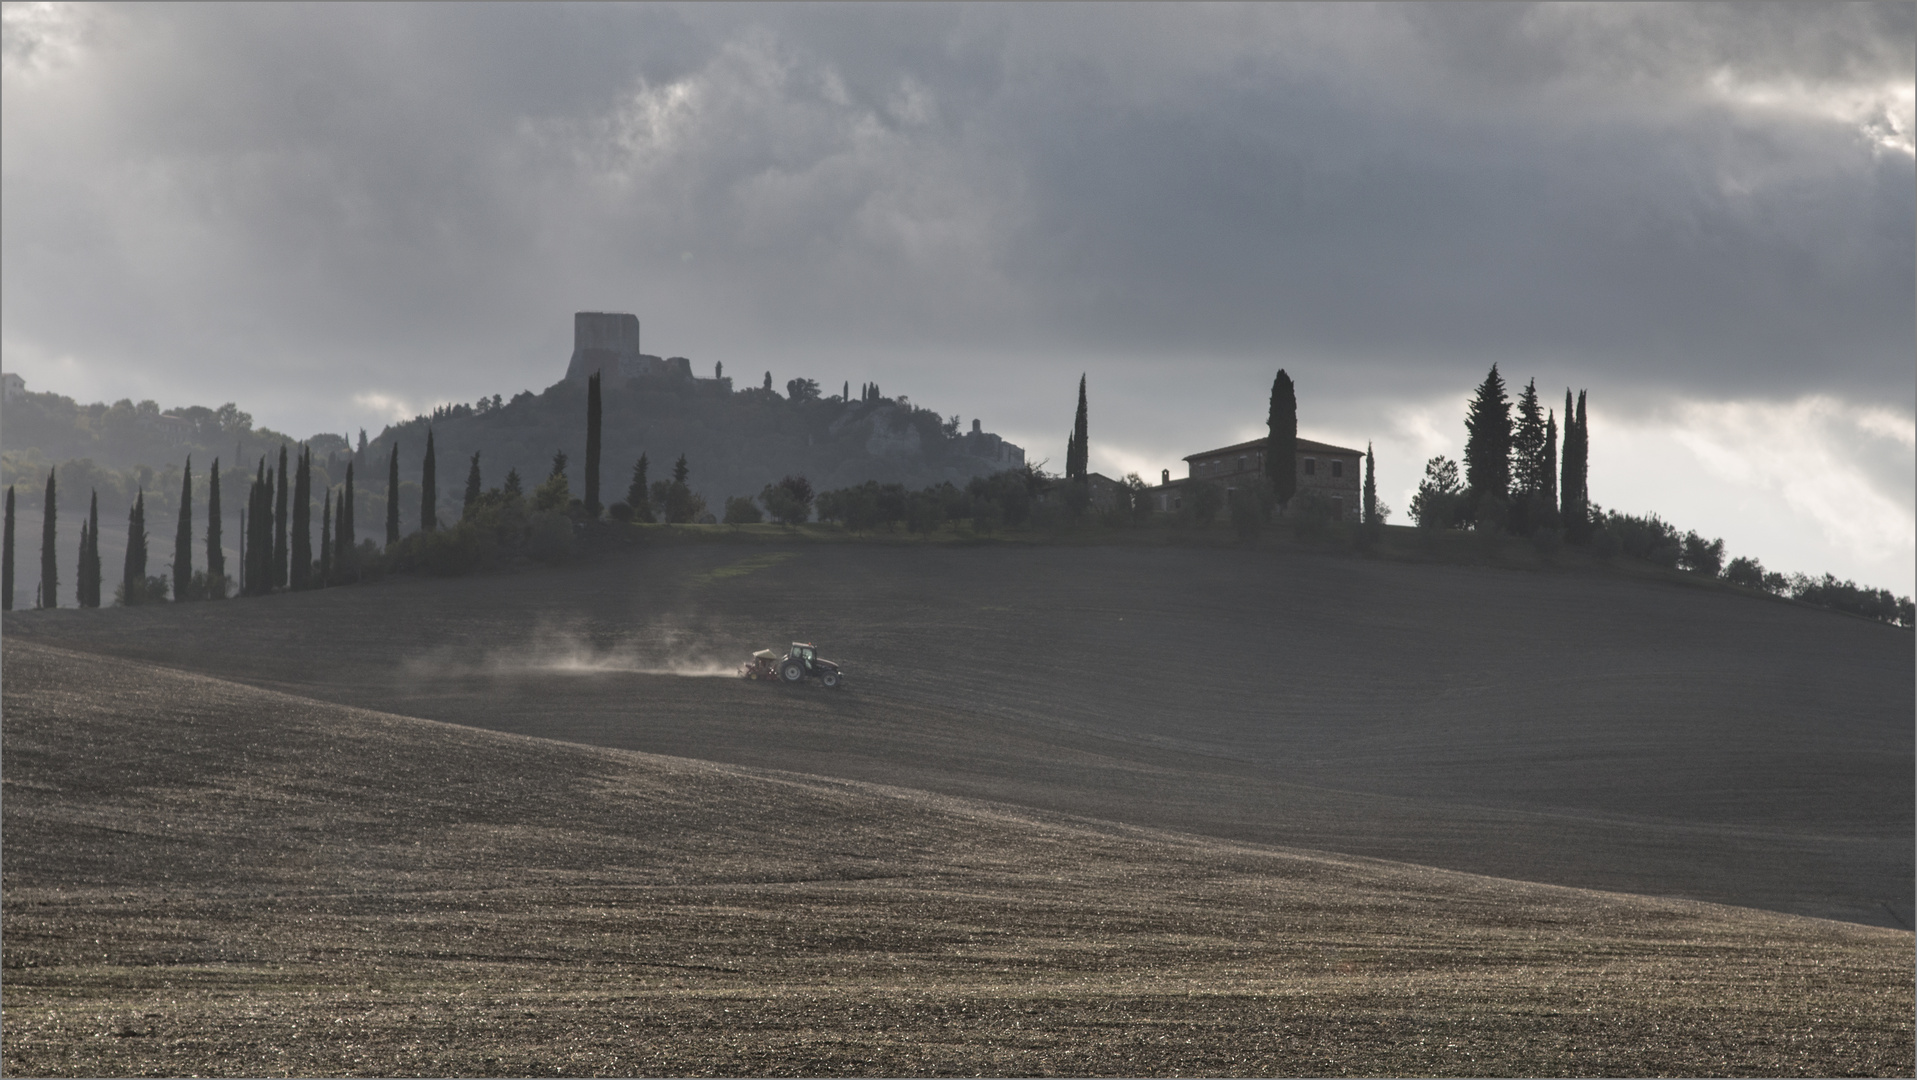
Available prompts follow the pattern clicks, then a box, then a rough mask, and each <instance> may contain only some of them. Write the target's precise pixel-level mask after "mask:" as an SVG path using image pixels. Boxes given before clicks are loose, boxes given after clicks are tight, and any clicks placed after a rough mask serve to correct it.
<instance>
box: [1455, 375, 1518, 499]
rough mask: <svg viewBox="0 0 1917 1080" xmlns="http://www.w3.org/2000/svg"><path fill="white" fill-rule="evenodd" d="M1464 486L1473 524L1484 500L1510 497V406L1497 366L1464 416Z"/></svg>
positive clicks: (1502, 378) (1480, 387) (1486, 377)
mask: <svg viewBox="0 0 1917 1080" xmlns="http://www.w3.org/2000/svg"><path fill="white" fill-rule="evenodd" d="M1464 428H1465V431H1466V432H1467V434H1466V437H1465V440H1464V468H1465V486H1466V487H1467V488H1469V489H1470V492H1471V507H1472V512H1473V520H1476V507H1477V505H1478V503H1479V502H1480V501H1481V500H1483V499H1506V498H1509V497H1510V494H1511V402H1510V399H1509V398H1507V397H1505V394H1504V376H1502V375H1499V374H1498V365H1496V364H1492V365H1491V373H1490V374H1488V375H1486V376H1485V377H1484V382H1482V383H1480V384H1479V385H1478V393H1477V396H1476V397H1474V398H1473V399H1472V401H1471V409H1470V411H1469V412H1468V413H1466V415H1465V420H1464Z"/></svg>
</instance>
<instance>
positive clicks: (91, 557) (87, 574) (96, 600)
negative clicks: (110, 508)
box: [79, 491, 103, 608]
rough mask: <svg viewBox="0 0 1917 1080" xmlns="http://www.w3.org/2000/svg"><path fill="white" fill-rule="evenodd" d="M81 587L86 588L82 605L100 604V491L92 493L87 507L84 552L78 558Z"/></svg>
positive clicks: (97, 605)
mask: <svg viewBox="0 0 1917 1080" xmlns="http://www.w3.org/2000/svg"><path fill="white" fill-rule="evenodd" d="M79 576H80V582H81V586H80V587H81V588H82V589H85V590H86V598H85V599H84V600H82V601H81V606H82V607H96V608H97V607H99V606H100V580H101V578H102V576H103V575H102V574H101V573H100V493H99V492H98V491H95V492H94V493H93V500H92V502H91V504H90V505H89V506H88V508H87V542H86V554H85V555H84V556H82V558H81V560H80V571H79Z"/></svg>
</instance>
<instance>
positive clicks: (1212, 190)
mask: <svg viewBox="0 0 1917 1080" xmlns="http://www.w3.org/2000/svg"><path fill="white" fill-rule="evenodd" d="M1914 11H1917V8H1913V7H1912V6H1911V5H1909V4H1890V5H1881V6H1859V7H1834V6H1829V5H1823V4H1818V5H1812V6H1802V7H1797V6H1782V7H1766V6H1752V5H1738V6H1717V5H1711V6H1697V7H1684V6H1659V7H1650V8H1640V7H1622V6H1612V5H1598V6H1583V5H1570V6H1544V7H1527V6H1521V5H1505V4H1499V5H1489V6H1478V5H1423V4H1420V5H1413V6H1408V7H1361V6H1348V5H1335V6H1328V7H1311V6H1255V7H1234V6H1221V7H1207V8H1202V9H1195V8H1193V7H1190V6H1184V5H1180V6H1165V7H1150V6H1134V5H1126V6H1112V7H1095V6H1086V5H1062V6H1057V7H1034V6H1032V5H1022V6H1018V7H1009V6H992V7H967V6H958V7H938V6H929V5H910V6H899V7H881V6H866V5H860V6H850V7H830V6H823V7H796V6H770V7H751V6H736V5H725V6H720V5H703V6H694V7H672V6H656V7H654V6H611V5H590V6H581V7H567V6H560V5H538V6H512V5H483V6H482V5H473V6H453V5H432V6H419V7H398V6H388V5H373V6H364V7H354V6H347V5H327V6H324V7H319V6H314V7H297V6H292V7H288V6H268V5H251V6H244V7H239V6H222V7H191V6H166V7H157V6H141V7H114V6H86V7H77V8H76V7H68V6H66V5H58V4H19V5H15V4H8V5H6V7H5V30H4V46H5V48H4V86H3V87H0V90H3V92H0V116H3V123H4V128H3V129H0V138H3V139H4V154H0V169H3V170H4V173H3V178H0V212H3V213H4V221H3V222H0V225H3V228H0V245H3V246H0V259H3V260H4V274H3V275H0V288H3V289H4V294H3V296H0V347H3V349H4V355H3V356H0V364H4V366H5V367H6V368H7V369H8V370H10V371H14V372H17V373H19V374H21V375H22V376H24V377H25V378H26V380H27V382H28V385H29V387H31V388H33V389H36V390H55V391H58V392H61V393H65V394H69V395H71V396H74V397H76V398H79V399H81V400H83V401H90V400H109V401H110V400H114V399H117V398H121V397H131V398H134V399H136V400H137V399H141V398H148V397H150V398H154V399H157V400H159V401H160V403H161V404H162V405H165V406H169V407H170V406H174V405H182V404H208V405H217V404H219V403H221V402H224V401H237V402H238V403H240V405H241V406H242V407H243V408H246V409H248V410H249V411H251V412H252V413H253V414H254V415H255V417H256V419H257V420H258V421H259V422H261V423H265V424H268V425H270V426H272V427H275V428H278V429H281V430H285V431H289V432H291V433H294V434H297V435H302V436H303V435H308V434H312V433H315V432H318V431H339V432H350V431H352V430H354V429H356V428H358V427H361V426H365V427H369V428H372V429H373V430H375V431H377V430H378V428H379V427H380V425H382V424H383V423H385V422H386V421H387V420H389V419H391V418H393V417H394V416H396V415H411V414H412V413H414V412H418V411H422V410H424V409H426V408H429V407H430V406H431V405H432V404H434V403H439V402H446V401H469V400H472V399H473V398H476V397H479V396H481V395H490V394H493V393H503V394H506V395H508V396H510V395H511V394H512V393H514V392H516V391H519V390H522V389H528V388H531V389H541V388H543V387H545V386H547V385H548V384H550V383H551V382H553V381H555V380H556V379H557V378H558V377H559V376H560V375H561V374H562V373H563V371H564V368H565V364H566V360H567V357H568V353H569V352H570V348H571V314H572V312H574V311H578V310H609V311H631V312H635V313H637V314H638V315H639V317H640V320H641V323H642V326H643V331H642V332H643V342H644V346H645V348H646V350H647V351H648V352H657V353H662V354H667V355H672V354H680V355H685V356H690V357H692V358H693V361H694V363H695V366H698V367H701V368H705V367H706V366H707V365H709V364H711V363H713V362H715V361H722V362H724V364H725V365H726V368H727V371H728V373H730V374H734V375H735V376H742V377H756V376H758V375H759V373H760V372H763V371H765V370H768V369H769V370H771V371H772V373H773V375H774V378H775V380H776V381H777V382H778V383H779V384H781V385H783V383H784V381H785V379H786V378H789V377H791V376H793V375H808V376H812V377H815V378H818V379H819V380H820V381H821V382H823V383H825V384H827V385H830V386H833V387H835V388H836V386H837V384H838V383H839V382H841V381H842V380H850V381H851V382H853V383H859V382H862V381H865V380H868V379H872V380H877V381H878V382H879V383H880V384H881V385H882V386H883V387H884V389H885V391H886V392H887V393H888V394H899V393H905V394H909V395H910V396H911V397H912V398H913V399H914V400H915V401H917V402H919V403H920V404H924V405H928V406H930V407H933V408H936V409H938V410H939V411H941V412H944V413H958V414H961V415H962V416H963V417H965V418H966V420H967V421H969V420H970V419H971V418H972V417H975V416H976V417H979V418H981V419H983V420H984V422H985V426H986V427H987V428H988V429H990V430H997V431H999V432H1001V433H1003V434H1005V435H1006V436H1007V437H1009V438H1011V439H1013V440H1014V441H1016V442H1020V443H1023V444H1024V445H1025V446H1027V447H1028V450H1029V452H1030V453H1031V455H1032V457H1033V458H1034V459H1035V460H1036V459H1048V458H1049V459H1050V460H1051V461H1052V462H1053V464H1054V465H1056V464H1058V463H1059V462H1062V460H1063V457H1064V437H1065V433H1066V431H1067V429H1068V427H1069V424H1070V420H1071V411H1072V405H1073V395H1074V391H1075V387H1076V383H1077V379H1078V376H1079V373H1080V372H1086V373H1088V374H1089V382H1090V391H1091V404H1092V414H1091V415H1092V454H1091V464H1092V467H1093V468H1094V469H1097V470H1099V471H1102V472H1107V473H1113V474H1116V473H1121V472H1126V471H1132V470H1136V471H1138V472H1140V473H1143V474H1145V475H1147V476H1156V474H1157V472H1158V470H1159V469H1162V468H1171V469H1173V471H1174V475H1179V474H1181V473H1182V463H1181V462H1180V460H1179V459H1180V458H1182V457H1183V455H1185V454H1189V453H1192V452H1194V451H1197V450H1200V449H1205V448H1208V447H1210V446H1214V445H1219V444H1223V443H1227V442H1232V441H1236V440H1239V439H1242V438H1248V437H1254V436H1256V435H1258V434H1261V433H1262V423H1263V419H1264V406H1265V396H1266V393H1267V391H1268V388H1269V386H1270V383H1271V378H1272V373H1273V372H1274V371H1275V370H1276V369H1277V368H1279V367H1284V368H1286V369H1287V370H1288V371H1289V372H1290V373H1291V374H1292V375H1293V377H1294V378H1295V379H1296V380H1297V382H1298V385H1299V394H1300V410H1301V419H1300V423H1301V428H1302V430H1303V433H1304V434H1306V435H1308V436H1311V437H1316V438H1320V439H1326V440H1334V441H1338V442H1343V443H1348V444H1353V445H1363V444H1364V443H1366V442H1373V443H1375V444H1376V445H1377V447H1378V452H1379V457H1380V472H1381V477H1382V480H1383V483H1382V484H1381V491H1382V494H1383V495H1384V497H1385V499H1386V501H1387V502H1388V503H1390V504H1392V505H1393V506H1396V507H1399V508H1402V507H1403V506H1404V504H1405V501H1406V499H1407V497H1408V495H1409V493H1410V491H1411V490H1412V489H1413V488H1414V487H1415V485H1416V481H1417V477H1418V474H1419V472H1420V470H1421V468H1422V463H1423V461H1424V459H1425V458H1427V457H1429V456H1430V455H1432V454H1437V453H1446V454H1450V455H1452V456H1456V455H1457V454H1458V452H1459V450H1460V448H1461V446H1462V443H1463V438H1464V429H1463V423H1462V417H1463V404H1464V401H1465V399H1466V397H1467V396H1468V395H1469V393H1470V391H1471V389H1472V387H1473V386H1474V385H1475V383H1476V382H1477V381H1478V380H1479V379H1480V378H1481V377H1482V376H1483V374H1484V372H1485V370H1486V369H1487V368H1488V367H1489V366H1490V365H1491V364H1492V363H1494V362H1495V363H1497V364H1498V365H1500V368H1501V370H1503V371H1504V372H1505V373H1506V375H1507V377H1508V378H1510V379H1512V380H1513V381H1515V382H1518V383H1522V382H1524V381H1526V380H1529V379H1532V378H1535V379H1536V380H1537V383H1538V387H1539V389H1540V390H1541V391H1542V392H1543V393H1544V395H1545V397H1546V399H1547V401H1549V402H1552V403H1554V404H1555V403H1558V402H1561V401H1562V398H1563V393H1564V390H1565V389H1566V388H1567V387H1571V388H1583V389H1588V390H1589V392H1590V400H1591V410H1592V429H1593V451H1592V453H1593V462H1592V484H1591V486H1592V492H1593V496H1594V497H1595V498H1596V499H1597V501H1599V502H1600V503H1602V504H1603V505H1605V506H1607V507H1611V508H1615V509H1623V510H1630V511H1635V512H1651V511H1657V512H1661V513H1662V514H1663V515H1664V516H1665V517H1666V518H1667V519H1670V520H1673V521H1675V522H1676V523H1677V524H1678V525H1679V526H1680V527H1685V528H1695V529H1697V530H1699V531H1700V532H1704V533H1706V534H1707V535H1717V536H1722V537H1724V538H1725V539H1726V541H1727V544H1728V546H1729V548H1730V550H1731V551H1732V552H1733V553H1736V554H1751V555H1756V556H1758V557H1760V558H1762V559H1763V560H1764V561H1765V562H1766V564H1768V565H1769V566H1771V567H1773V568H1776V569H1783V570H1803V571H1823V570H1831V571H1835V572H1837V573H1839V574H1840V575H1844V576H1854V577H1856V578H1858V579H1860V580H1863V581H1867V582H1869V583H1872V584H1879V585H1884V586H1888V587H1892V588H1895V589H1897V590H1898V591H1900V592H1908V591H1910V590H1911V588H1912V584H1913V580H1912V579H1913V576H1914V573H1913V560H1914V559H1917V527H1914V525H1913V523H1914V522H1917V466H1914V465H1913V462H1914V461H1917V175H1914V173H1913V145H1912V137H1913V83H1914V82H1917V20H1914V19H1913V12H1914ZM1400 513H1401V515H1402V510H1400Z"/></svg>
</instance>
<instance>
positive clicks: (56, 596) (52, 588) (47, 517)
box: [40, 469, 60, 607]
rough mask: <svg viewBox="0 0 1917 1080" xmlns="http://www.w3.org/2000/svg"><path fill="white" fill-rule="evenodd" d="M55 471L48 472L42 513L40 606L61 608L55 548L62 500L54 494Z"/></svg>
mask: <svg viewBox="0 0 1917 1080" xmlns="http://www.w3.org/2000/svg"><path fill="white" fill-rule="evenodd" d="M54 487H55V484H54V475H53V470H52V469H48V470H47V502H46V506H45V508H43V509H42V510H41V511H40V514H41V517H40V606H41V607H59V606H60V560H59V556H58V553H57V552H56V551H55V550H54V548H55V547H56V546H57V545H58V544H59V542H60V538H59V537H58V536H57V535H55V533H56V523H57V521H58V520H59V513H60V500H59V497H58V496H57V495H55V494H54Z"/></svg>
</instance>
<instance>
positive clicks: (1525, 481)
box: [1509, 379, 1547, 536]
mask: <svg viewBox="0 0 1917 1080" xmlns="http://www.w3.org/2000/svg"><path fill="white" fill-rule="evenodd" d="M1517 414H1518V415H1517V420H1516V422H1515V423H1514V424H1513V426H1512V429H1511V488H1512V492H1511V494H1512V502H1513V505H1512V507H1511V517H1510V521H1509V524H1510V527H1511V531H1512V532H1514V533H1517V534H1518V535H1520V536H1524V535H1529V534H1530V532H1531V531H1532V530H1533V529H1535V528H1537V527H1538V526H1539V525H1542V524H1543V523H1544V518H1545V517H1546V516H1547V514H1546V511H1545V507H1544V506H1543V504H1542V501H1541V500H1542V498H1543V495H1544V489H1545V482H1544V469H1545V465H1544V436H1545V432H1544V410H1543V408H1541V407H1540V406H1539V404H1538V381H1537V380H1536V379H1532V380H1531V381H1530V382H1528V383H1526V384H1525V387H1524V389H1523V390H1522V391H1521V392H1519V394H1518V403H1517Z"/></svg>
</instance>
